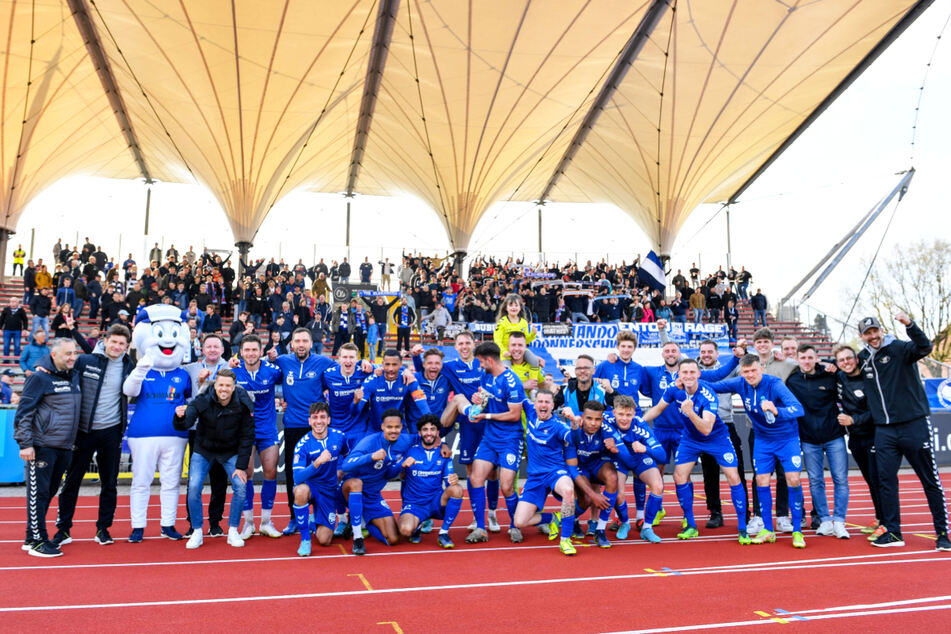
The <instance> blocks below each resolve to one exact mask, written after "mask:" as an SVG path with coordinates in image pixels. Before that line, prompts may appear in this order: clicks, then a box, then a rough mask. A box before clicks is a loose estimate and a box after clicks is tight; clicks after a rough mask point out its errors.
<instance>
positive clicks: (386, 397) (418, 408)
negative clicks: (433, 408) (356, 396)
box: [356, 374, 429, 434]
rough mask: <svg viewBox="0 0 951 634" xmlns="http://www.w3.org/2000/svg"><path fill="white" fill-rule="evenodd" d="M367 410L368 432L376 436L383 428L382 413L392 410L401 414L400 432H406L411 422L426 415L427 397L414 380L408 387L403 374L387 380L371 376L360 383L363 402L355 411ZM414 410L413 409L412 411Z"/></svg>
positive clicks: (381, 376) (427, 408)
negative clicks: (401, 429)
mask: <svg viewBox="0 0 951 634" xmlns="http://www.w3.org/2000/svg"><path fill="white" fill-rule="evenodd" d="M362 407H367V408H368V409H369V424H368V426H367V431H368V432H370V433H375V432H378V431H380V428H381V427H382V425H383V412H385V411H386V410H388V409H390V408H391V407H394V408H396V409H398V410H400V412H402V413H403V419H404V421H405V422H404V423H403V433H404V434H405V433H407V430H408V428H409V427H410V423H411V421H416V420H419V417H420V416H422V415H423V414H429V405H428V404H427V403H426V394H425V393H423V389H422V388H421V387H419V383H418V382H417V381H415V380H414V381H412V382H411V383H410V384H409V385H406V384H405V383H404V382H403V375H402V374H400V375H398V376H397V377H396V378H395V379H394V380H392V381H388V380H387V379H386V376H385V375H382V374H381V375H380V376H371V377H369V378H368V379H367V380H366V381H364V382H363V400H362V401H360V403H359V405H358V407H357V408H356V409H359V408H362ZM413 408H415V410H414V409H413Z"/></svg>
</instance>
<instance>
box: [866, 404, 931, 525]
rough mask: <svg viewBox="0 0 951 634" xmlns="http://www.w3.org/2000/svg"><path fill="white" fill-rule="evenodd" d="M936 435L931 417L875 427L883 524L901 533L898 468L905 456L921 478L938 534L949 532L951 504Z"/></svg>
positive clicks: (876, 458) (876, 462) (876, 459)
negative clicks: (937, 454) (940, 470)
mask: <svg viewBox="0 0 951 634" xmlns="http://www.w3.org/2000/svg"><path fill="white" fill-rule="evenodd" d="M933 438H934V435H933V432H932V429H931V420H930V419H929V418H918V419H916V420H913V421H909V422H907V423H899V424H897V425H877V426H876V427H875V464H876V466H877V467H878V479H879V487H880V488H879V490H880V491H881V504H882V517H881V518H879V519H881V521H882V524H884V525H885V527H886V528H887V529H888V530H889V531H891V532H892V533H895V534H896V535H901V509H900V508H899V502H898V468H899V467H900V466H901V459H902V457H904V458H905V459H906V460H907V461H908V464H910V465H911V468H912V469H914V470H915V475H917V476H918V479H919V480H920V481H921V486H922V488H923V489H924V490H925V497H926V498H927V499H928V508H929V509H931V518H932V519H933V520H934V530H935V532H936V533H937V534H938V535H942V534H945V535H946V534H947V532H948V506H947V503H946V501H945V497H944V489H943V488H941V480H940V479H939V477H938V465H937V463H936V462H935V458H934V444H933V443H934V440H933Z"/></svg>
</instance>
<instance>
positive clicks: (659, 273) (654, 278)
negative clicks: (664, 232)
mask: <svg viewBox="0 0 951 634" xmlns="http://www.w3.org/2000/svg"><path fill="white" fill-rule="evenodd" d="M637 279H639V280H640V281H642V282H644V283H645V284H647V285H648V286H650V287H651V288H653V289H656V290H658V291H663V290H664V289H665V288H666V287H667V276H666V275H665V274H664V265H663V264H662V263H661V261H660V258H659V257H657V254H656V253H654V252H653V251H651V252H650V253H648V254H647V257H646V258H645V259H644V262H643V263H642V264H641V266H640V268H639V269H637Z"/></svg>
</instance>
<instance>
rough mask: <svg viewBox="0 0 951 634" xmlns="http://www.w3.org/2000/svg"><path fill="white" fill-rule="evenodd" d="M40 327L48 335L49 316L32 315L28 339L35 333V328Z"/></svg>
mask: <svg viewBox="0 0 951 634" xmlns="http://www.w3.org/2000/svg"><path fill="white" fill-rule="evenodd" d="M40 329H42V330H43V332H45V333H46V337H47V338H49V336H50V318H49V317H37V316H36V315H33V329H32V330H30V339H32V338H33V335H35V334H36V331H37V330H40Z"/></svg>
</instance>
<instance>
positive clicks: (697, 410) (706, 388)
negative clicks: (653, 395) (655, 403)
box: [663, 381, 730, 442]
mask: <svg viewBox="0 0 951 634" xmlns="http://www.w3.org/2000/svg"><path fill="white" fill-rule="evenodd" d="M663 399H664V402H665V403H667V404H668V405H667V409H666V410H664V411H665V413H666V412H669V411H673V412H674V414H675V415H676V416H677V418H678V420H679V421H680V424H681V425H682V427H683V435H684V436H685V437H687V438H691V439H693V440H696V441H697V442H708V441H711V442H712V441H715V440H722V439H723V438H726V439H727V440H729V439H730V432H729V431H728V430H727V428H726V425H725V424H723V421H722V420H720V416H719V415H718V414H717V410H718V409H719V406H720V402H719V400H718V399H717V395H716V393H715V392H714V391H713V389H712V388H711V387H710V385H709V384H708V383H704V382H703V381H698V382H697V391H696V392H695V393H694V395H693V396H691V397H690V400H691V401H693V412H694V414H696V415H697V416H699V417H700V418H703V414H704V412H710V413H712V414H713V415H714V416H715V417H716V420H715V421H714V423H713V429H712V430H711V431H710V434H709V435H707V436H704V435H703V434H701V433H700V430H699V429H697V426H696V425H694V424H693V421H691V420H690V419H689V418H687V416H685V415H684V414H683V412H681V411H680V407H681V405H683V402H684V401H685V400H687V392H686V391H684V390H683V389H681V388H678V387H676V386H671V387H669V388H667V391H666V392H664V396H663Z"/></svg>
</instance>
